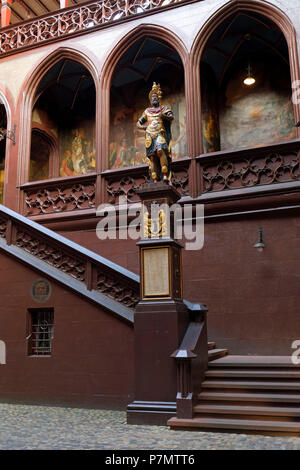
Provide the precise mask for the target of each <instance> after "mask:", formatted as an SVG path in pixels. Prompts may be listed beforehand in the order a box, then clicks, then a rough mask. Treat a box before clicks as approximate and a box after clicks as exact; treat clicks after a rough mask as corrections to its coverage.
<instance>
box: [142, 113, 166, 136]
mask: <svg viewBox="0 0 300 470" xmlns="http://www.w3.org/2000/svg"><path fill="white" fill-rule="evenodd" d="M146 115H147V129H146V132H149V134H150V135H151V136H152V137H156V136H157V135H158V134H159V133H160V132H166V130H165V126H164V123H163V120H162V117H161V112H158V113H149V112H147V111H146Z"/></svg>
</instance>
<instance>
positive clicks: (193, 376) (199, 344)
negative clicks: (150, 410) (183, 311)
mask: <svg viewBox="0 0 300 470" xmlns="http://www.w3.org/2000/svg"><path fill="white" fill-rule="evenodd" d="M184 302H185V304H186V306H187V307H188V309H189V315H190V323H189V325H188V327H187V330H186V332H185V335H184V337H183V340H182V342H181V344H180V346H179V348H178V349H177V350H175V351H174V352H173V353H172V354H171V357H172V358H173V359H175V361H176V365H177V396H176V404H177V414H176V416H177V418H189V419H191V418H193V408H194V405H195V402H196V400H197V394H198V393H199V392H200V390H201V383H202V382H203V380H204V378H205V371H206V369H207V364H208V350H207V320H206V317H207V310H208V309H207V307H206V305H203V304H192V303H190V302H187V301H184Z"/></svg>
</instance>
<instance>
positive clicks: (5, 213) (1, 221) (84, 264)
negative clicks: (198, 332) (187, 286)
mask: <svg viewBox="0 0 300 470" xmlns="http://www.w3.org/2000/svg"><path fill="white" fill-rule="evenodd" d="M0 237H1V238H5V239H6V243H7V245H15V246H16V247H18V248H19V249H21V250H24V252H26V253H29V254H30V255H33V256H34V257H35V258H37V259H39V260H42V261H44V262H45V263H47V264H48V265H50V266H53V267H54V268H56V269H58V270H59V271H61V272H63V273H65V274H68V275H69V276H71V277H72V278H73V279H76V280H77V281H80V282H83V283H85V284H86V287H87V289H88V290H95V291H96V292H100V293H102V294H105V295H107V296H109V297H111V298H112V299H114V300H116V301H117V302H120V303H121V304H123V305H124V306H126V307H129V308H134V307H135V305H136V304H137V302H138V300H139V278H138V276H136V275H135V274H133V273H131V272H130V271H128V270H126V269H124V268H122V267H121V266H119V265H116V264H115V263H112V262H110V261H108V260H107V259H105V258H103V257H102V256H99V255H97V254H96V253H93V252H92V251H90V250H87V249H85V248H83V247H82V246H80V245H77V244H76V243H73V242H72V241H70V240H68V239H66V238H64V237H62V236H60V235H58V234H56V233H55V232H52V231H51V230H48V229H46V228H45V227H43V226H41V225H39V224H37V223H35V222H32V221H31V220H28V219H26V218H25V217H23V216H21V215H19V214H17V213H15V212H13V211H11V210H10V209H7V208H6V207H4V206H1V205H0Z"/></svg>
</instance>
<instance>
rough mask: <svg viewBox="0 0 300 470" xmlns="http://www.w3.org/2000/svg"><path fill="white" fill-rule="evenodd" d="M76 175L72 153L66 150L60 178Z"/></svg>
mask: <svg viewBox="0 0 300 470" xmlns="http://www.w3.org/2000/svg"><path fill="white" fill-rule="evenodd" d="M72 175H74V166H73V160H72V152H71V150H69V149H66V150H65V152H64V159H63V161H62V163H61V167H60V176H72Z"/></svg>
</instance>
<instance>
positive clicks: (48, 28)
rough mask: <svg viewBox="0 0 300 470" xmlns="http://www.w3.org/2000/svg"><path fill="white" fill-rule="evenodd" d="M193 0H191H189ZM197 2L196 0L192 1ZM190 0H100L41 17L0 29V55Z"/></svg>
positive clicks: (189, 0) (189, 1)
mask: <svg viewBox="0 0 300 470" xmlns="http://www.w3.org/2000/svg"><path fill="white" fill-rule="evenodd" d="M192 1H193V0H192ZM194 1H199V0H194ZM184 3H191V0H100V1H97V2H95V1H93V2H86V3H84V4H81V5H80V6H79V5H76V6H75V7H69V8H65V9H63V10H61V11H58V12H55V13H52V14H47V15H43V16H40V17H38V18H36V19H34V20H32V19H31V20H28V21H25V22H22V23H19V24H17V25H15V26H9V27H6V28H3V29H1V31H0V55H7V54H12V53H15V52H17V51H18V50H23V49H25V48H31V47H35V46H38V45H41V44H42V43H46V42H49V41H53V40H58V39H65V38H67V37H71V36H74V35H78V34H80V33H83V32H90V31H93V30H95V29H99V28H101V27H104V26H107V25H110V24H114V23H117V22H121V21H124V20H127V19H129V18H131V17H132V18H134V17H135V16H137V15H141V14H144V15H145V14H149V13H151V12H152V11H153V10H157V9H164V8H171V7H176V6H177V5H178V4H184Z"/></svg>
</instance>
